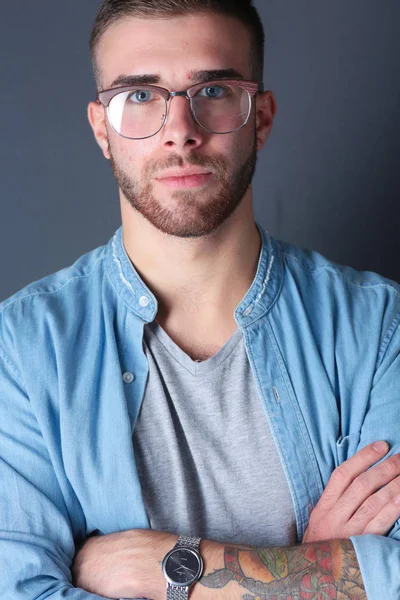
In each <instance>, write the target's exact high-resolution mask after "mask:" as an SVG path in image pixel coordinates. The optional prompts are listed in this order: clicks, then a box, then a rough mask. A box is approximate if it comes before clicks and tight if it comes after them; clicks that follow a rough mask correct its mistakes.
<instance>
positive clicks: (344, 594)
mask: <svg viewBox="0 0 400 600" xmlns="http://www.w3.org/2000/svg"><path fill="white" fill-rule="evenodd" d="M176 540H177V536H176V535H175V534H171V533H164V532H159V531H148V530H131V531H125V532H121V533H116V534H111V535H108V536H103V537H102V538H99V539H97V540H96V539H95V538H92V539H91V540H89V542H88V543H87V544H86V545H85V547H84V549H83V550H82V551H81V552H80V553H79V554H78V556H77V561H76V564H75V567H74V570H75V576H76V578H77V579H78V580H79V584H80V585H82V587H84V588H85V589H89V590H91V591H97V592H98V593H107V594H108V595H109V596H111V597H112V598H121V597H125V598H133V597H135V598H136V597H139V596H140V597H146V598H152V599H153V600H165V597H166V583H165V579H164V577H163V575H162V572H161V566H160V565H161V562H162V559H163V558H164V556H165V554H166V553H167V552H168V551H169V550H170V549H171V548H172V547H173V546H174V545H175V543H176ZM200 553H201V555H202V558H203V561H204V572H203V576H202V578H201V579H200V580H199V581H198V583H196V584H195V585H194V587H193V588H192V591H191V594H190V598H191V599H192V600H218V598H220V600H260V599H261V600H294V598H296V599H298V600H306V599H310V600H315V599H318V600H330V599H333V598H335V599H336V598H340V600H366V598H367V596H366V593H365V590H364V586H363V581H362V577H361V573H360V568H359V566H358V562H357V558H356V555H355V552H354V549H353V545H352V543H351V542H350V541H349V540H331V541H328V542H315V543H312V544H305V545H301V546H295V547H292V548H266V547H265V548H255V547H251V546H239V545H232V544H222V543H220V542H214V541H209V540H202V541H201V544H200ZM340 594H341V595H340Z"/></svg>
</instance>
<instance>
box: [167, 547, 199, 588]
mask: <svg viewBox="0 0 400 600" xmlns="http://www.w3.org/2000/svg"><path fill="white" fill-rule="evenodd" d="M201 571H202V563H201V559H199V556H198V555H197V554H196V552H194V551H192V550H189V549H186V548H177V549H176V550H171V552H169V553H168V554H167V556H166V557H165V562H164V574H165V576H166V578H167V579H168V581H169V582H170V583H172V584H175V585H182V586H187V585H191V584H192V583H194V582H195V581H197V579H198V578H199V575H200V574H201Z"/></svg>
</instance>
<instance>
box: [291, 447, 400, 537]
mask: <svg viewBox="0 0 400 600" xmlns="http://www.w3.org/2000/svg"><path fill="white" fill-rule="evenodd" d="M388 450H389V446H388V444H387V443H386V442H375V444H370V445H369V446H366V447H365V448H363V449H362V450H360V451H359V452H357V453H356V454H355V455H354V456H352V457H351V458H349V459H348V460H346V461H345V462H343V463H342V464H341V465H339V467H337V468H336V469H335V470H334V471H333V473H332V476H331V478H330V479H329V481H328V485H327V486H326V488H325V490H324V492H323V494H322V496H321V498H320V499H319V502H318V504H317V505H316V507H315V508H314V510H313V511H312V513H311V516H310V522H309V525H308V527H307V530H306V533H305V535H304V538H303V542H302V543H303V544H305V543H310V542H315V541H322V540H330V539H335V538H336V539H341V538H342V539H343V538H349V537H350V536H352V535H361V534H366V533H374V534H376V535H386V534H387V533H388V532H389V531H390V529H391V527H392V526H393V525H394V523H395V522H396V521H397V519H398V518H399V517H400V477H399V475H400V454H395V455H393V456H391V457H390V458H387V459H386V460H385V461H383V462H382V463H380V464H379V465H375V467H372V469H369V467H371V466H372V465H373V464H375V463H376V462H378V461H379V460H380V459H381V458H383V457H384V456H385V454H387V452H388ZM367 469H369V470H367Z"/></svg>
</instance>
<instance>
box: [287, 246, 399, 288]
mask: <svg viewBox="0 0 400 600" xmlns="http://www.w3.org/2000/svg"><path fill="white" fill-rule="evenodd" d="M277 245H278V247H279V250H280V254H281V257H282V260H283V265H284V269H285V271H288V272H289V273H290V274H292V275H293V276H297V277H304V278H305V279H307V280H308V281H310V280H315V281H316V280H318V279H320V280H321V281H322V282H326V281H327V280H331V281H332V282H334V283H336V284H337V285H339V286H349V287H351V288H355V289H357V288H359V289H361V290H365V291H368V290H375V291H379V290H381V291H382V292H383V293H389V294H390V295H393V296H398V295H399V293H400V284H398V283H397V282H395V281H393V280H391V279H388V278H386V277H383V276H382V275H379V274H378V273H374V272H372V271H359V270H357V269H354V268H352V267H349V266H346V265H340V264H338V263H335V262H334V261H331V260H329V259H328V258H326V257H325V256H323V255H322V254H320V253H319V252H316V251H315V250H309V249H304V248H299V247H297V246H294V245H292V244H288V243H287V242H282V241H278V242H277Z"/></svg>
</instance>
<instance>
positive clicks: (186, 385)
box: [133, 322, 296, 546]
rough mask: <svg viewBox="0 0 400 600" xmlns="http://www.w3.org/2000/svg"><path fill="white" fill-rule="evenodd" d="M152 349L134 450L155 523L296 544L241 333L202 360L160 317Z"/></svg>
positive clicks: (247, 540) (181, 530)
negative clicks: (184, 347)
mask: <svg viewBox="0 0 400 600" xmlns="http://www.w3.org/2000/svg"><path fill="white" fill-rule="evenodd" d="M144 349H145V352H146V356H147V359H148V361H149V378H148V381H147V385H146V390H145V395H144V399H143V403H142V406H141V409H140V413H139V416H138V419H137V423H136V426H135V429H134V432H133V447H134V454H135V459H136V464H137V468H138V474H139V480H140V483H141V487H142V493H143V499H144V503H145V507H146V511H147V514H148V517H149V522H150V526H151V528H152V529H157V530H160V531H170V532H174V533H177V534H186V535H193V536H199V537H202V538H206V539H210V540H219V541H224V542H231V543H243V544H251V545H269V546H286V545H292V544H295V543H296V527H295V515H294V509H293V503H292V500H291V496H290V492H289V488H288V485H287V481H286V478H285V475H284V472H283V469H282V465H281V461H280V458H279V455H278V452H277V449H276V445H275V442H274V440H273V438H272V435H271V431H270V428H269V425H268V421H267V418H266V415H265V412H264V408H263V406H262V403H261V400H260V396H259V394H258V391H257V388H256V384H255V381H254V377H253V374H252V371H251V367H250V364H249V361H248V358H247V354H246V349H245V345H244V340H243V336H242V332H241V330H240V329H237V330H236V332H235V333H234V334H233V336H232V337H231V338H230V339H229V340H228V342H227V343H226V344H225V345H224V346H223V348H221V349H220V350H219V351H218V352H217V353H216V354H215V355H214V356H212V357H211V358H209V359H208V360H205V361H203V362H197V361H194V360H192V359H191V358H190V357H189V356H188V355H187V354H186V353H185V352H183V351H182V350H181V349H180V348H179V346H177V344H175V343H174V342H173V341H172V340H171V338H170V337H169V336H168V335H167V333H166V332H165V331H164V330H163V329H162V328H161V327H160V326H159V325H158V323H157V322H153V323H151V324H149V325H146V326H145V335H144ZM288 433H289V432H288Z"/></svg>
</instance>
